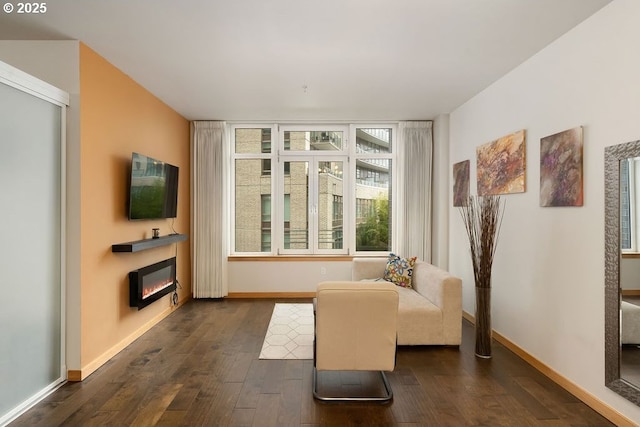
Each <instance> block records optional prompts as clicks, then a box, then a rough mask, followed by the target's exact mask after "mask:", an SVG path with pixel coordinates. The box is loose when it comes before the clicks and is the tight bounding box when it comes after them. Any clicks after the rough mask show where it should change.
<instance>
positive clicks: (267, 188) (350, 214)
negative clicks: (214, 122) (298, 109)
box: [230, 124, 394, 255]
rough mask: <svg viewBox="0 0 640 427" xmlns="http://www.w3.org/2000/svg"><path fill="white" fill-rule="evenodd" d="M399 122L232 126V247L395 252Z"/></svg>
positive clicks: (276, 250) (289, 251)
mask: <svg viewBox="0 0 640 427" xmlns="http://www.w3.org/2000/svg"><path fill="white" fill-rule="evenodd" d="M393 130H394V127H393V126H379V127H378V126H371V127H360V126H357V125H351V126H347V125H330V126H328V125H276V124H274V125H273V126H268V127H265V126H243V125H234V126H232V132H230V134H231V135H232V138H233V141H232V146H234V147H235V150H234V151H233V154H232V165H233V169H234V172H233V177H234V184H233V190H234V194H233V199H234V201H235V203H234V212H233V214H232V218H233V220H234V224H233V227H234V233H233V236H234V239H233V243H232V245H233V247H232V253H234V254H250V253H268V254H272V255H277V254H349V253H351V254H354V253H357V252H363V251H364V252H388V251H389V250H390V249H391V245H392V227H391V220H392V208H393V204H392V197H391V196H392V183H393V170H392V167H391V166H392V163H393V159H394V156H393V151H392V147H393ZM349 140H352V141H353V144H349Z"/></svg>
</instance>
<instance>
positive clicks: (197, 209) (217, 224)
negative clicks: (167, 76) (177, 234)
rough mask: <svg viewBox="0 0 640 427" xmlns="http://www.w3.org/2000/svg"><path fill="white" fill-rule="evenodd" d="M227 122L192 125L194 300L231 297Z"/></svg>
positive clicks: (192, 275)
mask: <svg viewBox="0 0 640 427" xmlns="http://www.w3.org/2000/svg"><path fill="white" fill-rule="evenodd" d="M225 129H226V125H225V123H224V122H208V121H196V122H191V262H192V273H191V283H192V292H193V297H194V298H221V297H224V296H227V295H228V293H229V291H228V282H227V256H228V244H227V242H228V230H229V227H228V223H227V217H228V215H227V211H228V203H227V200H228V196H227V195H228V191H227V190H228V189H227V186H228V174H227V173H228V172H227V155H226V152H227V144H226V135H225Z"/></svg>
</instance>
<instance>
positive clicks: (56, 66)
mask: <svg viewBox="0 0 640 427" xmlns="http://www.w3.org/2000/svg"><path fill="white" fill-rule="evenodd" d="M79 49H80V43H79V42H78V41H76V40H64V41H20V40H0V60H2V61H4V62H6V63H7V64H10V65H12V66H14V67H16V68H19V69H20V70H22V71H24V72H26V73H29V74H31V75H32V76H35V77H38V78H39V79H41V80H44V81H45V82H47V83H49V84H51V85H53V86H56V87H58V88H60V89H62V90H64V91H66V92H67V93H69V108H68V109H67V152H66V155H67V162H66V167H67V170H66V175H67V189H66V190H67V206H66V210H67V224H66V227H67V235H66V244H67V253H66V259H67V264H66V277H67V283H66V288H67V289H66V291H67V292H66V309H67V335H66V357H67V368H68V369H70V370H78V369H80V368H81V366H80V112H79V111H80V51H79Z"/></svg>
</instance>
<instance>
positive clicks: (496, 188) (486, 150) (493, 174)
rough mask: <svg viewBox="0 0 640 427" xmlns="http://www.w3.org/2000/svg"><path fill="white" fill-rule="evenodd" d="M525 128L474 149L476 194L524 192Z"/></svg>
mask: <svg viewBox="0 0 640 427" xmlns="http://www.w3.org/2000/svg"><path fill="white" fill-rule="evenodd" d="M525 148H526V147H525V133H524V129H523V130H520V131H518V132H514V133H512V134H510V135H507V136H503V137H502V138H499V139H497V140H495V141H492V142H489V143H488V144H484V145H481V146H480V147H478V148H476V158H477V169H478V171H477V177H478V195H479V196H490V195H497V194H509V193H524V191H525V167H526V163H525V152H526V150H525Z"/></svg>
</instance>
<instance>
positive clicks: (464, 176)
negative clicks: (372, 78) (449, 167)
mask: <svg viewBox="0 0 640 427" xmlns="http://www.w3.org/2000/svg"><path fill="white" fill-rule="evenodd" d="M470 164H471V162H470V161H469V160H464V161H462V162H459V163H455V164H454V165H453V206H463V205H464V204H465V203H466V201H467V199H469V168H470Z"/></svg>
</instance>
